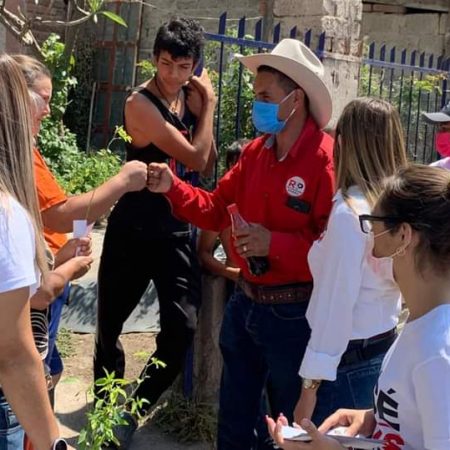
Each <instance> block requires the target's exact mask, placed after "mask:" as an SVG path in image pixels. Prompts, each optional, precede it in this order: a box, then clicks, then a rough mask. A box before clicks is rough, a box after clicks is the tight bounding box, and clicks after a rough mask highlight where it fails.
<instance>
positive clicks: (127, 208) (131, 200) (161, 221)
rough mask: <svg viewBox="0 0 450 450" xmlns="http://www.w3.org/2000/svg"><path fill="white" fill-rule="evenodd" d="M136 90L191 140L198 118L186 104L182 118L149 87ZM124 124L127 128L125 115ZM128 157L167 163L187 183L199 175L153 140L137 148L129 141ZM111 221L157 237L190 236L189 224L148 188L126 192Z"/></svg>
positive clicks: (161, 197) (129, 159)
mask: <svg viewBox="0 0 450 450" xmlns="http://www.w3.org/2000/svg"><path fill="white" fill-rule="evenodd" d="M136 91H137V92H139V94H141V95H143V96H144V97H146V98H147V99H148V100H149V101H151V102H152V103H153V104H154V105H155V106H156V108H158V110H159V112H160V113H161V115H162V116H163V118H164V120H166V121H167V122H169V123H170V124H171V125H173V126H174V127H175V128H176V129H177V130H179V131H180V132H181V133H182V134H183V136H185V138H186V139H187V140H189V142H192V133H193V131H194V127H195V125H196V118H195V116H194V115H193V114H192V113H191V112H190V111H189V109H188V108H187V107H185V108H184V115H183V117H182V119H180V118H179V117H178V116H177V115H175V114H173V113H171V112H170V111H169V110H168V109H167V108H166V107H165V106H164V104H163V103H162V102H161V100H160V99H159V98H158V97H156V96H155V95H154V94H152V93H151V92H150V91H148V90H147V89H145V88H137V89H136ZM124 124H125V128H126V122H125V117H124ZM126 159H127V161H132V160H138V161H142V162H144V163H146V164H149V163H151V162H158V163H166V164H168V165H169V166H170V168H171V169H172V170H173V171H174V172H175V173H176V174H177V175H178V176H179V177H180V178H181V179H183V180H185V181H188V182H194V183H195V181H196V179H197V176H198V174H197V172H193V171H190V170H187V169H186V167H185V166H183V165H182V164H181V163H179V162H177V161H175V160H174V159H173V158H172V157H171V156H170V155H168V154H167V153H165V152H164V151H163V150H161V149H160V148H158V147H157V146H156V145H154V144H152V143H150V144H149V145H147V146H146V147H142V148H136V147H134V146H133V145H132V144H128V143H127V144H126ZM109 222H110V224H115V225H118V226H123V227H126V228H127V229H138V230H143V231H146V232H147V233H148V234H149V235H152V236H156V237H157V236H169V235H184V234H186V235H188V234H189V232H190V225H189V224H188V223H186V222H182V221H180V220H178V219H176V218H175V217H174V216H173V215H172V212H171V209H170V205H169V202H168V201H167V200H166V198H165V197H164V196H163V195H161V194H154V193H152V192H150V191H149V190H148V189H143V190H142V191H139V192H128V193H127V194H125V195H124V196H123V197H122V198H121V199H120V200H119V201H118V203H117V205H116V206H115V208H114V210H113V212H112V213H111V217H110V219H109Z"/></svg>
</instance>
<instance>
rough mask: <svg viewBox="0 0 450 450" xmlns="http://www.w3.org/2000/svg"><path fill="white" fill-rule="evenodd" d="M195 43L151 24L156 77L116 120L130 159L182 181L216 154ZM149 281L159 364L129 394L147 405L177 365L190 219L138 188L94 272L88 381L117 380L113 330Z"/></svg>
mask: <svg viewBox="0 0 450 450" xmlns="http://www.w3.org/2000/svg"><path fill="white" fill-rule="evenodd" d="M203 42H204V37H203V29H202V28H201V27H200V26H199V24H198V23H196V22H195V21H192V20H189V19H174V20H171V21H170V22H169V23H167V24H165V25H163V26H162V27H161V28H160V29H159V31H158V34H157V37H156V40H155V45H154V62H155V65H156V68H157V73H156V75H155V76H154V77H153V78H152V79H150V80H148V81H146V82H145V83H143V84H142V85H141V86H140V87H139V88H137V89H136V90H135V91H134V92H132V93H131V95H130V96H129V97H128V99H127V101H126V104H125V109H124V123H125V127H126V130H127V132H128V133H129V134H130V135H131V137H132V139H133V140H132V144H130V145H128V147H127V159H128V160H132V159H137V160H140V161H143V162H145V163H147V164H148V163H150V162H166V163H168V164H169V165H171V167H173V168H175V169H178V170H177V172H178V173H179V174H180V175H181V176H182V177H183V178H185V179H189V178H190V177H191V175H192V174H193V173H195V172H202V171H204V170H205V168H206V166H207V164H208V161H209V162H211V161H213V160H214V157H215V150H214V144H213V114H214V109H215V104H216V99H215V95H214V91H213V88H212V85H211V82H210V80H209V78H208V75H207V74H206V71H203V73H202V75H201V76H200V77H196V76H193V75H192V74H193V71H194V69H195V67H196V65H197V63H198V61H199V59H200V55H201V50H202V47H203ZM186 85H187V87H185V86H186ZM150 280H153V281H154V283H155V286H156V290H157V293H158V299H159V306H160V327H161V331H160V333H159V334H158V336H157V338H156V343H157V349H156V351H155V353H154V354H153V355H152V358H153V357H156V358H158V359H159V360H161V361H163V362H164V363H166V364H167V367H166V368H164V369H158V370H156V369H155V367H153V366H150V367H147V366H146V367H145V368H144V370H143V372H142V374H141V378H142V379H143V380H144V381H143V382H142V383H141V384H140V385H139V387H138V389H137V391H136V392H135V393H134V395H135V396H137V397H140V398H145V399H147V400H148V401H149V404H148V406H151V405H154V404H155V402H156V401H157V400H158V398H159V397H160V395H161V394H162V393H163V392H164V391H165V390H166V389H167V388H168V387H169V386H170V385H171V384H172V382H173V381H174V379H175V378H176V376H177V375H178V374H179V372H180V371H181V369H182V366H183V362H184V360H185V355H186V352H187V350H188V349H189V347H190V345H191V343H192V339H193V336H194V331H195V328H196V322H197V312H198V308H199V306H200V297H201V292H200V273H199V269H198V263H197V259H196V255H195V250H194V249H193V247H192V243H191V236H190V225H189V224H188V223H185V222H182V221H179V220H178V219H176V218H175V217H174V216H173V215H172V213H171V208H170V205H169V203H168V201H167V200H166V199H165V198H164V197H163V196H162V195H159V194H154V193H151V192H149V191H148V190H147V189H145V190H143V191H140V192H134V193H130V194H126V195H124V196H123V197H122V198H121V199H120V200H119V202H118V203H117V205H116V207H115V208H114V210H113V211H112V214H111V216H110V219H109V222H108V228H107V231H106V235H105V241H104V247H103V253H102V257H101V262H100V270H99V275H98V324H97V335H96V347H95V357H94V375H95V378H96V379H97V378H100V377H102V376H104V369H107V370H108V371H109V372H111V371H113V370H114V371H115V374H116V376H118V377H123V375H124V368H125V356H124V352H123V349H122V346H121V345H120V341H119V335H120V333H121V331H122V326H123V323H124V322H125V321H126V319H127V318H128V317H129V315H130V314H131V312H132V311H133V309H134V308H135V306H136V305H137V304H138V302H139V301H140V299H141V297H142V295H143V293H144V291H145V290H146V288H147V286H148V284H149V282H150ZM144 412H145V411H144ZM128 419H130V426H129V427H128V428H127V429H126V430H122V431H125V433H124V434H125V435H126V436H125V439H124V440H125V441H126V440H129V437H131V434H132V432H133V431H134V430H133V428H135V424H134V423H132V421H131V418H128ZM128 419H127V420H128ZM130 430H131V433H129V431H130Z"/></svg>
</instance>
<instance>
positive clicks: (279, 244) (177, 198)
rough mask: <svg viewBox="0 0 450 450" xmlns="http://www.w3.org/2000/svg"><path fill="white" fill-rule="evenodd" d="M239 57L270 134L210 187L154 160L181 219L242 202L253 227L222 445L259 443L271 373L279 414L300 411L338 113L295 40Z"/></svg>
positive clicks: (261, 125) (230, 342)
mask: <svg viewBox="0 0 450 450" xmlns="http://www.w3.org/2000/svg"><path fill="white" fill-rule="evenodd" d="M239 59H240V61H241V63H242V64H244V65H245V66H246V67H247V68H249V69H250V70H251V71H252V72H253V73H255V75H256V77H255V83H254V91H255V96H256V100H255V102H254V105H253V115H252V117H253V122H254V125H255V127H256V129H257V130H258V131H260V132H261V133H263V134H262V136H260V137H258V138H256V139H254V140H253V141H251V142H250V143H249V144H248V145H247V146H246V147H245V148H244V150H243V153H242V156H241V159H240V161H239V162H238V163H237V164H236V166H234V167H233V168H232V169H231V170H230V171H229V172H228V173H227V174H226V175H225V176H224V177H223V178H222V179H221V180H220V181H219V183H218V186H217V188H216V189H215V190H214V191H213V192H212V193H210V192H205V191H202V190H200V189H196V188H193V187H192V186H189V185H187V184H185V183H183V182H182V181H181V180H179V179H178V178H177V177H176V176H175V175H174V174H173V173H172V172H171V171H170V169H169V168H168V167H167V166H166V165H163V164H151V165H150V166H149V189H150V190H151V191H153V192H162V193H165V195H166V197H167V198H168V200H169V201H170V202H171V204H172V207H173V212H174V214H175V215H176V216H177V217H179V218H183V219H184V220H188V221H189V222H192V223H194V224H195V225H197V226H199V227H201V228H203V229H209V230H221V229H223V228H225V227H227V226H229V223H230V218H229V215H228V213H227V206H229V205H231V204H233V203H235V204H236V205H237V207H238V209H239V212H240V213H241V215H242V216H243V218H244V219H245V220H246V221H247V222H249V223H250V225H249V226H248V227H241V228H235V229H234V231H233V235H234V236H233V237H234V239H233V241H234V246H233V249H232V250H233V252H234V259H235V263H236V264H237V265H238V266H239V267H240V268H241V274H242V279H241V281H240V283H239V287H238V288H237V289H236V292H235V294H234V296H233V297H232V299H231V300H230V301H229V303H228V304H227V307H226V311H225V315H224V319H223V324H222V330H221V336H220V347H221V350H222V355H223V360H224V368H223V374H222V383H221V392H220V408H219V430H218V449H219V450H232V449H233V450H237V449H242V450H249V449H253V448H256V447H255V436H254V432H253V430H254V428H255V425H256V422H257V420H258V419H257V418H258V415H259V410H260V405H261V396H262V392H263V389H264V385H265V383H266V379H267V377H268V376H270V387H269V388H268V395H269V399H270V404H271V407H272V411H271V413H272V414H273V415H275V416H277V415H278V414H279V413H280V412H283V413H285V414H291V413H292V411H293V410H294V407H295V403H296V398H297V397H298V395H299V393H300V389H301V380H300V378H299V376H298V367H299V365H300V363H301V360H302V357H303V353H304V351H305V348H306V345H307V343H308V339H309V335H310V329H309V327H308V324H307V321H306V319H305V312H306V309H307V306H308V300H309V297H310V294H311V290H312V277H311V273H310V271H309V268H308V262H307V254H308V251H309V249H310V247H311V244H312V242H313V241H314V240H315V239H317V238H318V237H319V236H320V233H321V232H322V230H323V228H324V226H325V223H326V221H327V217H328V214H329V212H330V209H331V202H332V195H333V191H334V189H333V180H334V174H333V162H332V161H333V156H332V149H333V140H332V138H331V137H330V136H328V135H327V134H325V133H324V132H322V131H321V129H322V128H323V127H324V126H325V125H326V124H327V122H328V121H329V119H330V116H331V98H330V93H329V91H328V89H327V87H326V86H325V84H324V82H323V72H324V70H323V66H322V64H321V62H320V61H319V60H318V59H317V58H316V56H315V55H314V54H313V53H312V52H311V50H309V48H307V47H306V46H305V45H304V44H302V43H301V42H299V41H297V40H294V39H284V40H283V41H281V42H280V43H279V44H278V45H277V46H276V47H275V48H274V50H273V51H272V52H271V53H270V54H257V55H252V56H240V57H239ZM253 257H264V258H266V259H267V261H268V266H269V268H268V270H267V271H266V272H265V273H263V274H259V275H258V276H256V275H254V274H252V272H251V270H250V269H249V264H248V261H249V258H253ZM288 418H289V416H288ZM260 448H261V447H260ZM270 448H272V447H270Z"/></svg>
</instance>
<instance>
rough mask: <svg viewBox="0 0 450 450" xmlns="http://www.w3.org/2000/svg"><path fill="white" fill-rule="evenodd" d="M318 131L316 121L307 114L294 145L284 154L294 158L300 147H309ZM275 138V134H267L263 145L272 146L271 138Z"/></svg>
mask: <svg viewBox="0 0 450 450" xmlns="http://www.w3.org/2000/svg"><path fill="white" fill-rule="evenodd" d="M319 132H320V129H319V127H318V126H317V124H316V122H315V121H314V119H313V118H312V117H311V116H308V117H307V118H306V120H305V124H304V125H303V129H302V131H301V133H300V135H299V137H298V138H297V140H296V141H295V142H294V145H293V146H292V147H291V149H290V150H289V152H288V154H287V155H286V158H288V157H289V158H296V157H297V155H298V152H299V150H300V149H303V150H304V149H305V148H311V146H312V141H313V139H314V138H317V136H318V134H317V133H319ZM274 139H275V136H274V135H272V134H269V135H267V137H266V139H265V141H264V145H265V146H266V147H269V148H270V147H272V146H273V140H274Z"/></svg>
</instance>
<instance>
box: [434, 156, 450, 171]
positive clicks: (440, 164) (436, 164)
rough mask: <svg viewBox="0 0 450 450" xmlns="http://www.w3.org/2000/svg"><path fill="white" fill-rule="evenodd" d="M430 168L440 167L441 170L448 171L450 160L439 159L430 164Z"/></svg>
mask: <svg viewBox="0 0 450 450" xmlns="http://www.w3.org/2000/svg"><path fill="white" fill-rule="evenodd" d="M430 166H432V167H441V168H442V169H447V170H450V158H449V157H447V158H441V159H438V160H437V161H435V162H433V163H431V164H430Z"/></svg>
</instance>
